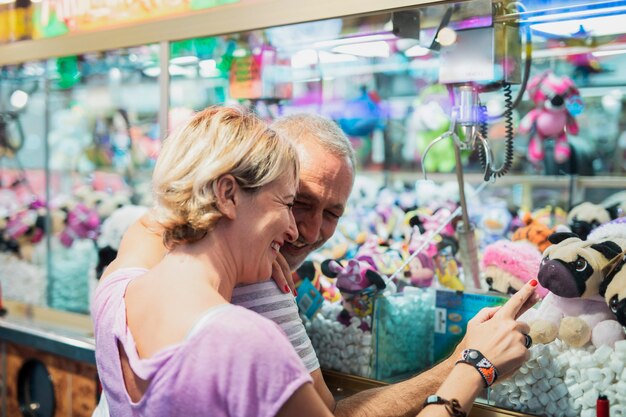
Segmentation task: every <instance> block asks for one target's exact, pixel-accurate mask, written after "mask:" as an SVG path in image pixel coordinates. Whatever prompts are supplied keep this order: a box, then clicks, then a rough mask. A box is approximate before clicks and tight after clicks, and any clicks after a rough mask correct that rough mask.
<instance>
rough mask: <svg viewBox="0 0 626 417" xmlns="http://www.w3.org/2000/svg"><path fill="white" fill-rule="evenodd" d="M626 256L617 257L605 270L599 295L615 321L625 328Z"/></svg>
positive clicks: (621, 254)
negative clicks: (625, 265)
mask: <svg viewBox="0 0 626 417" xmlns="http://www.w3.org/2000/svg"><path fill="white" fill-rule="evenodd" d="M624 264H626V254H625V253H624V252H622V253H620V254H619V255H618V256H617V259H616V260H615V261H614V262H612V265H609V267H608V268H607V269H608V271H607V275H606V277H605V279H604V281H603V282H602V284H600V295H601V296H603V297H604V299H605V301H606V303H607V305H608V306H609V308H610V309H611V312H612V313H613V314H615V317H616V318H617V321H618V322H619V323H620V324H621V325H622V326H624V327H625V328H626V267H624Z"/></svg>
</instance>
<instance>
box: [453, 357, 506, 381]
mask: <svg viewBox="0 0 626 417" xmlns="http://www.w3.org/2000/svg"><path fill="white" fill-rule="evenodd" d="M456 363H467V364H468V365H472V366H473V367H474V368H476V370H477V371H478V373H480V376H482V378H483V381H484V382H485V388H488V387H490V386H491V385H492V384H493V383H494V382H496V379H498V370H497V369H496V367H495V366H493V364H492V363H491V362H490V361H489V359H487V358H485V356H483V354H482V353H480V352H479V351H478V350H476V349H465V350H464V351H463V352H461V358H460V359H459V360H458V361H456Z"/></svg>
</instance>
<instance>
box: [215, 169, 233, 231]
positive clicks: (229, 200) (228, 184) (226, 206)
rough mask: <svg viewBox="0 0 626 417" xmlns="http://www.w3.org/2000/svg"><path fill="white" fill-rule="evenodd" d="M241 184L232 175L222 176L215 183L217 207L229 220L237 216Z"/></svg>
mask: <svg viewBox="0 0 626 417" xmlns="http://www.w3.org/2000/svg"><path fill="white" fill-rule="evenodd" d="M239 191H240V187H239V183H237V180H236V179H235V177H233V176H232V175H231V174H225V175H222V176H221V177H219V178H218V179H217V181H215V182H214V183H213V193H214V194H215V205H216V206H217V209H218V210H219V211H220V213H222V215H224V217H226V218H228V219H231V220H233V219H235V217H236V216H237V210H236V207H237V204H238V203H239Z"/></svg>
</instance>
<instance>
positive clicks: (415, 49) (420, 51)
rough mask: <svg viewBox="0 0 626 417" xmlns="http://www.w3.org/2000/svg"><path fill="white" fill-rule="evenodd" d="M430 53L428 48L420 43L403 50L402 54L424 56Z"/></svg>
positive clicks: (410, 56)
mask: <svg viewBox="0 0 626 417" xmlns="http://www.w3.org/2000/svg"><path fill="white" fill-rule="evenodd" d="M429 53H430V49H428V48H424V47H423V46H420V45H415V46H412V47H410V48H409V49H407V50H406V51H404V56H406V57H409V58H412V57H415V56H426V55H428V54H429Z"/></svg>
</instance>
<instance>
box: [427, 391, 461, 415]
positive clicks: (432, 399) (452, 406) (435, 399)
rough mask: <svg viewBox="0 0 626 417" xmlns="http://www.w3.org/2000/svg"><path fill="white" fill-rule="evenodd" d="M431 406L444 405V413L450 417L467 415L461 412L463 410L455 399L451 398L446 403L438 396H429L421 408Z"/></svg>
mask: <svg viewBox="0 0 626 417" xmlns="http://www.w3.org/2000/svg"><path fill="white" fill-rule="evenodd" d="M433 404H441V405H444V406H445V407H446V411H447V412H448V414H450V415H451V416H452V417H467V413H466V412H465V411H463V409H462V408H461V404H460V403H459V401H458V400H457V399H456V398H453V399H451V400H449V401H448V400H446V399H445V398H441V397H440V396H438V395H430V396H429V397H428V398H426V401H424V404H423V405H422V408H423V407H428V406H429V405H433Z"/></svg>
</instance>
